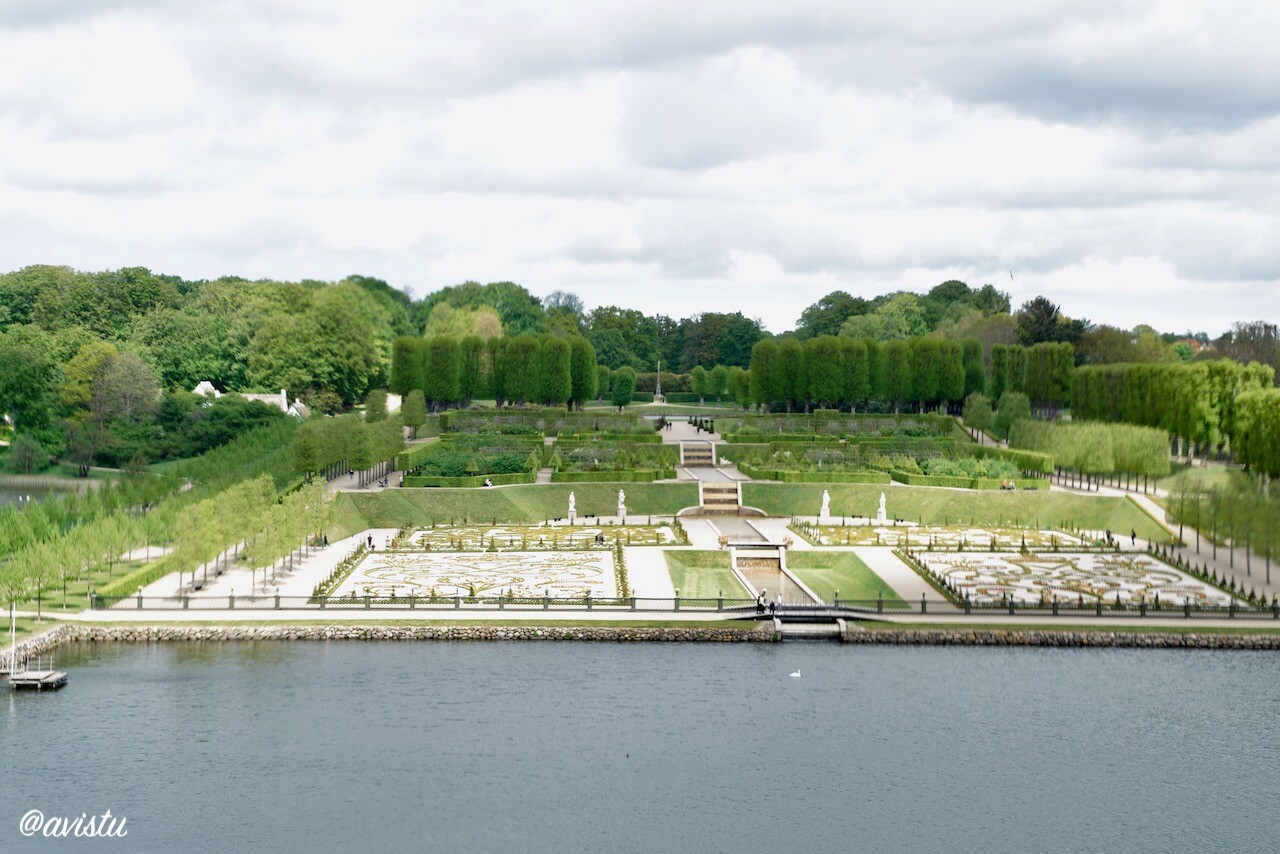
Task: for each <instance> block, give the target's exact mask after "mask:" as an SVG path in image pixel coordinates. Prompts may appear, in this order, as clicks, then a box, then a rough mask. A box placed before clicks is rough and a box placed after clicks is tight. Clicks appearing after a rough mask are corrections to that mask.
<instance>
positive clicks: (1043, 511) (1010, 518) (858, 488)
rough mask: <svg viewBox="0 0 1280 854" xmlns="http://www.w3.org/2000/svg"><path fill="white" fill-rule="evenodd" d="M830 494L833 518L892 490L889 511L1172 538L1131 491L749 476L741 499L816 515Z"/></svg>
mask: <svg viewBox="0 0 1280 854" xmlns="http://www.w3.org/2000/svg"><path fill="white" fill-rule="evenodd" d="M824 491H825V492H828V493H829V494H830V496H831V503H830V513H831V516H832V518H833V520H837V524H838V523H839V522H843V521H846V520H849V519H852V518H853V517H861V518H862V519H873V518H875V515H876V511H877V509H878V508H879V503H880V496H881V495H882V494H883V495H885V496H886V508H887V511H888V516H889V518H890V519H901V520H904V521H910V522H915V523H917V524H918V525H937V526H941V527H944V528H949V527H953V526H968V527H980V528H988V527H994V528H1017V529H1024V528H1025V529H1027V530H1051V529H1052V530H1058V531H1064V532H1075V531H1089V532H1102V531H1108V530H1109V531H1112V532H1113V533H1114V534H1115V535H1116V536H1120V537H1127V536H1128V535H1129V534H1130V532H1134V531H1136V532H1137V534H1138V538H1139V539H1142V540H1146V541H1149V542H1157V543H1163V542H1168V540H1169V533H1168V531H1167V530H1165V529H1164V528H1163V527H1162V526H1161V525H1160V524H1159V523H1157V522H1156V520H1155V519H1153V518H1152V517H1151V516H1149V515H1148V514H1147V513H1146V512H1145V511H1144V510H1143V509H1142V508H1141V507H1139V506H1138V505H1137V504H1136V503H1134V501H1132V500H1131V499H1129V498H1126V497H1121V496H1099V495H1077V494H1074V493H1068V492H1047V491H1034V492H1032V491H1015V492H1002V491H1000V490H995V491H982V492H979V491H969V490H961V489H921V488H916V487H906V486H892V487H888V488H886V487H883V486H879V485H869V484H853V483H833V484H820V483H744V484H743V485H742V495H743V499H742V503H743V504H744V505H746V506H748V507H755V508H758V509H760V510H761V511H763V512H764V513H765V514H766V515H769V516H784V517H788V518H795V517H800V518H801V519H803V520H805V521H809V522H817V514H818V511H819V509H820V508H821V506H822V496H823V493H824Z"/></svg>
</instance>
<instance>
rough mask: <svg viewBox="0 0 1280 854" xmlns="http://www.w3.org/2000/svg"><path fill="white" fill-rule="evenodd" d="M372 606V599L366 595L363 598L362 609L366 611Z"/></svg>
mask: <svg viewBox="0 0 1280 854" xmlns="http://www.w3.org/2000/svg"><path fill="white" fill-rule="evenodd" d="M372 606H373V597H372V596H369V595H367V594H366V595H365V597H364V609H365V610H366V611H367V610H369V608H371V607H372Z"/></svg>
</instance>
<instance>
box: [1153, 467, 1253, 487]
mask: <svg viewBox="0 0 1280 854" xmlns="http://www.w3.org/2000/svg"><path fill="white" fill-rule="evenodd" d="M1239 472H1240V469H1238V468H1234V467H1232V466H1221V465H1212V466H1208V467H1207V468H1200V466H1199V465H1195V466H1191V467H1188V466H1186V465H1176V464H1175V465H1174V467H1173V474H1171V475H1169V476H1168V477H1163V478H1161V479H1160V480H1159V482H1157V484H1156V486H1157V487H1158V488H1160V489H1164V490H1173V489H1177V488H1178V486H1179V484H1180V483H1182V482H1183V480H1184V479H1185V481H1186V484H1187V487H1188V488H1189V489H1203V490H1209V489H1214V488H1216V487H1219V486H1225V485H1226V483H1227V481H1228V480H1229V479H1230V478H1231V475H1233V474H1239Z"/></svg>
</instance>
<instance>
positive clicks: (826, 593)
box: [787, 551, 901, 602]
mask: <svg viewBox="0 0 1280 854" xmlns="http://www.w3.org/2000/svg"><path fill="white" fill-rule="evenodd" d="M787 568H788V569H790V570H791V572H792V573H794V574H795V575H796V577H798V578H799V579H800V580H801V581H803V582H804V583H805V584H807V585H808V586H809V589H810V590H812V591H813V592H814V593H816V594H818V596H819V597H820V598H821V599H822V601H823V602H831V601H833V600H834V598H835V595H836V591H837V590H838V591H840V598H841V599H844V600H859V599H860V600H866V601H870V600H873V599H877V598H879V597H881V596H883V597H884V601H886V602H899V601H901V600H900V599H899V598H898V594H897V593H894V592H893V589H892V588H891V587H889V585H887V584H885V583H884V580H883V579H882V578H881V577H880V576H878V575H876V574H875V572H873V571H872V570H871V567H869V566H867V565H866V564H865V563H863V562H862V559H861V558H859V557H858V556H857V555H855V554H854V553H853V552H817V551H788V552H787Z"/></svg>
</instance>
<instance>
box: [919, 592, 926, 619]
mask: <svg viewBox="0 0 1280 854" xmlns="http://www.w3.org/2000/svg"><path fill="white" fill-rule="evenodd" d="M924 612H925V604H924V594H923V593H921V594H920V613H921V614H923V613H924Z"/></svg>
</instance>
